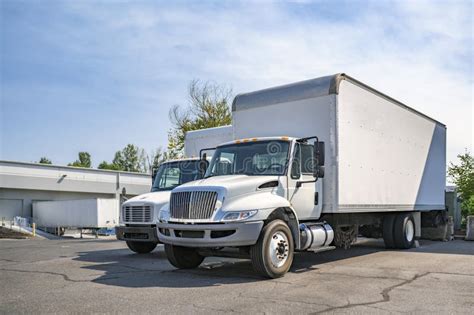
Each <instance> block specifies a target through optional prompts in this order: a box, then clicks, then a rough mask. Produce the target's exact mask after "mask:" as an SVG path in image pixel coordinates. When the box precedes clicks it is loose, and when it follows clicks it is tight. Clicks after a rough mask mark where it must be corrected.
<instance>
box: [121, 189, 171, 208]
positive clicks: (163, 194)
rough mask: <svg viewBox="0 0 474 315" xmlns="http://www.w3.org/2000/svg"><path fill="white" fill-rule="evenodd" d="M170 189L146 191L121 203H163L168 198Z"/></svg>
mask: <svg viewBox="0 0 474 315" xmlns="http://www.w3.org/2000/svg"><path fill="white" fill-rule="evenodd" d="M170 195H171V191H169V190H167V191H155V192H150V193H146V194H143V195H139V196H135V197H133V198H130V199H128V200H127V201H125V202H124V203H123V204H124V205H127V204H131V203H133V204H140V203H153V204H165V203H167V202H168V201H169V200H170Z"/></svg>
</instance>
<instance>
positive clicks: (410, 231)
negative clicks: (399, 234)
mask: <svg viewBox="0 0 474 315" xmlns="http://www.w3.org/2000/svg"><path fill="white" fill-rule="evenodd" d="M405 237H406V238H407V241H408V242H411V241H413V238H414V237H415V226H414V225H413V221H412V220H408V221H407V224H406V225H405Z"/></svg>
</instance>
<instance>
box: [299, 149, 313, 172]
mask: <svg viewBox="0 0 474 315" xmlns="http://www.w3.org/2000/svg"><path fill="white" fill-rule="evenodd" d="M313 169H314V157H313V146H312V145H310V144H302V145H301V173H303V174H311V175H312V174H313Z"/></svg>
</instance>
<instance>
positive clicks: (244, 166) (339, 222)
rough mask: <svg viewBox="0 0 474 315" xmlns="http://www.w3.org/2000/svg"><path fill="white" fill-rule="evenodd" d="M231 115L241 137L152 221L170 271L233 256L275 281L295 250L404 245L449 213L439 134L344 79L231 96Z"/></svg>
mask: <svg viewBox="0 0 474 315" xmlns="http://www.w3.org/2000/svg"><path fill="white" fill-rule="evenodd" d="M232 115H233V123H232V124H233V132H234V137H235V138H236V139H237V140H234V141H231V142H228V143H224V144H221V145H219V146H218V147H217V149H216V150H215V153H214V155H213V158H212V161H211V163H210V165H209V167H208V170H207V173H206V176H205V178H204V179H203V180H201V181H197V182H193V183H189V184H185V185H182V186H180V187H178V188H175V189H174V190H173V191H172V193H171V197H170V203H169V205H168V207H167V208H166V207H165V208H163V210H162V212H161V214H160V222H159V223H158V224H157V226H158V233H159V234H158V236H159V239H160V241H162V242H163V243H165V249H166V253H167V257H168V259H169V261H170V262H171V263H172V264H173V265H174V266H176V267H178V268H190V267H194V266H197V265H199V264H200V263H201V262H202V259H203V257H205V256H208V255H216V256H229V255H235V257H248V258H250V259H251V260H252V264H253V266H254V268H255V269H256V270H257V272H259V273H260V274H262V275H264V276H267V277H271V278H275V277H279V276H282V275H283V274H285V273H286V272H287V271H288V269H289V268H290V266H291V263H292V260H293V252H294V251H295V250H299V251H302V250H311V251H323V250H328V249H332V248H334V247H335V246H336V247H344V248H348V247H349V246H350V244H351V243H353V242H354V241H355V239H356V237H357V235H358V234H362V235H364V236H367V237H380V236H382V237H383V239H384V241H385V244H386V246H387V247H389V248H399V249H404V248H409V247H411V246H413V244H414V241H415V239H416V237H419V236H420V230H421V224H422V223H421V222H422V219H423V217H422V214H424V215H425V214H426V215H425V219H426V218H428V219H429V218H437V217H439V216H443V215H444V214H445V206H444V187H445V173H446V158H445V152H446V126H445V125H443V124H442V123H440V122H438V121H436V120H434V119H432V118H430V117H428V116H426V115H424V114H422V113H420V112H418V111H416V110H414V109H413V108H410V107H408V106H406V105H405V104H403V103H401V102H399V101H397V100H395V99H393V98H391V97H389V96H387V95H385V94H383V93H381V92H379V91H377V90H375V89H373V88H371V87H369V86H367V85H366V84H364V83H361V82H360V81H358V80H356V79H354V78H352V77H350V76H348V75H345V74H336V75H332V76H326V77H321V78H317V79H313V80H307V81H303V82H298V83H293V84H289V85H284V86H279V87H274V88H270V89H265V90H260V91H255V92H251V93H245V94H240V95H237V96H236V97H235V99H234V102H233V105H232ZM424 221H429V220H424ZM227 248H234V249H235V248H238V251H235V250H230V251H227Z"/></svg>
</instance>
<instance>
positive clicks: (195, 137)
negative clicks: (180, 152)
mask: <svg viewBox="0 0 474 315" xmlns="http://www.w3.org/2000/svg"><path fill="white" fill-rule="evenodd" d="M233 136H234V129H233V128H232V126H222V127H215V128H207V129H200V130H193V131H188V132H187V133H186V136H185V138H184V155H185V156H186V157H188V158H192V157H199V151H200V150H201V149H207V148H214V147H216V146H218V145H219V144H221V143H224V142H228V141H231V140H233V139H234V138H233ZM206 153H207V154H208V155H210V152H206ZM211 153H212V152H211Z"/></svg>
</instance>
